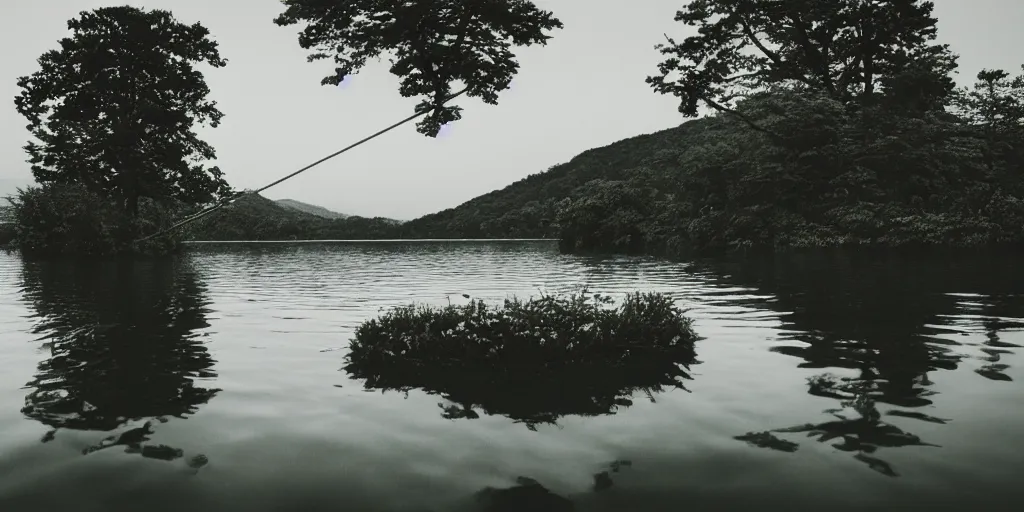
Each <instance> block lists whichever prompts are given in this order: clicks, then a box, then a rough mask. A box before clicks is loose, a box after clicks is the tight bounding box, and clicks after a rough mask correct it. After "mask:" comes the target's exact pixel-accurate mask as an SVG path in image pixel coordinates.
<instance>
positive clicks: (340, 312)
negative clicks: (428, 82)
mask: <svg viewBox="0 0 1024 512" xmlns="http://www.w3.org/2000/svg"><path fill="white" fill-rule="evenodd" d="M1021 267H1024V265H1020V264H1018V263H1017V261H1016V258H1013V257H1010V256H980V255H975V256H970V257H963V258H949V257H931V258H924V257H921V256H917V257H902V258H900V257H885V258H883V257H879V256H869V255H860V256H855V255H851V254H848V253H838V254H833V255H831V256H826V255H818V256H811V255H805V256H786V257H777V258H775V259H774V260H770V259H760V260H754V261H748V262H735V261H734V262H731V263H727V262H719V263H700V264H689V265H687V264H674V263H668V262H659V261H654V260H646V259H626V258H613V259H596V258H582V257H570V256H562V255H559V254H557V252H556V251H555V247H554V244H552V243H546V242H540V243H525V244H518V243H511V242H506V243H498V244H486V243H460V244H443V243H417V244H401V243H388V244H373V243H367V244H332V245H309V244H306V245H302V246H281V245H276V246H244V245H232V246H221V247H218V246H203V247H200V248H196V249H192V250H190V252H189V253H188V254H186V255H185V256H183V257H181V258H178V259H176V260H173V261H164V262H160V263H153V262H150V263H134V264H132V263H122V264H117V263H106V264H84V263H82V264H71V263H63V264H54V263H49V264H44V263H32V262H22V261H21V260H20V259H19V258H18V257H17V256H12V255H3V254H0V433H2V435H0V511H4V512H8V511H51V510H52V511H58V510H75V511H82V512H84V511H110V510H126V511H127V510H146V511H148V512H152V511H162V510H168V511H170V510H191V511H205V510H209V511H225V512H234V511H255V512H260V511H286V510H287V511H291V510H294V511H311V512H313V511H367V512H377V511H380V512H384V511H388V512H426V511H436V512H443V511H449V510H451V511H456V510H457V511H462V510H465V511H472V510H502V511H505V510H509V511H512V510H515V511H518V510H524V511H531V510H536V511H549V510H550V511H562V510H581V511H590V510H593V511H620V510H621V511H641V512H642V511H673V512H674V511H680V510H698V511H703V510H708V511H712V510H752V509H772V510H829V511H832V510H869V509H870V510H894V509H895V510H908V509H911V510H975V509H977V510H1016V509H1018V508H1019V507H1020V506H1021V504H1020V503H1019V500H1020V499H1021V498H1024V486H1022V485H1021V484H1020V475H1021V474H1024V385H1022V384H1024V348H1022V347H1024V268H1021ZM580 285H588V286H589V287H590V289H591V290H593V291H596V292H601V293H610V294H612V295H617V294H621V293H623V292H626V291H633V290H643V291H660V292H665V293H668V294H671V295H672V296H674V297H676V298H677V299H678V301H679V303H680V305H681V306H682V307H688V308H692V309H691V311H690V314H691V315H692V316H693V317H695V318H696V323H695V328H696V330H697V332H698V333H699V334H700V335H702V336H704V337H705V339H704V340H702V341H700V342H698V344H697V347H696V354H697V360H699V361H700V364H696V365H694V366H692V367H691V371H690V372H688V373H689V376H690V377H692V380H687V381H686V384H685V389H673V388H669V387H667V388H665V389H660V390H632V391H631V393H626V394H625V395H620V396H619V398H617V399H616V400H615V401H614V403H602V404H600V407H597V406H595V407H590V408H582V409H581V408H580V407H579V403H574V404H563V403H561V402H560V401H559V400H558V397H559V396H560V394H559V390H557V389H552V391H551V395H550V396H551V398H550V399H547V400H539V399H538V398H537V397H538V396H539V395H538V394H537V393H536V392H531V393H524V394H523V395H513V396H500V397H483V398H480V400H479V401H480V402H486V406H485V407H481V406H480V405H479V404H474V403H454V402H452V401H449V400H447V399H446V398H450V397H445V396H432V395H427V394H425V393H424V392H422V391H421V390H419V389H416V388H412V389H402V390H399V391H384V392H381V391H379V390H364V389H363V388H364V386H363V382H362V381H355V380H351V379H349V378H348V377H347V376H346V373H345V372H343V371H340V370H339V369H340V368H341V366H342V357H343V355H344V353H345V346H346V345H347V340H348V338H349V336H350V335H351V333H352V330H353V329H354V327H355V326H356V325H358V324H359V323H360V322H361V321H363V320H365V319H367V318H370V317H372V316H374V315H376V314H377V312H378V310H379V309H380V308H387V307H391V306H395V305H401V304H406V303H409V302H412V301H418V302H429V303H433V304H447V303H448V301H449V300H450V301H452V302H453V303H455V302H459V301H465V300H466V299H465V298H463V296H462V294H469V295H470V296H471V297H475V298H483V299H485V300H498V299H501V298H504V297H505V296H507V295H508V294H517V295H520V296H526V295H530V294H532V293H537V292H538V290H541V289H543V290H546V291H549V292H558V291H572V290H573V289H575V288H576V287H578V286H580ZM456 371H457V370H456ZM575 379H576V380H574V381H573V382H572V383H569V382H567V386H575V387H577V388H578V387H581V386H586V385H587V384H588V383H587V382H584V380H585V379H593V386H594V387H607V386H608V383H607V382H604V383H599V382H598V379H599V377H598V376H576V377H575ZM464 385H465V389H466V390H472V389H474V388H473V382H472V381H471V379H469V378H467V379H466V382H465V384H464ZM533 391H535V390H533ZM470 395H472V393H468V394H463V395H460V396H470ZM574 396H576V397H577V398H578V396H579V395H578V394H576V395H574ZM524 397H530V400H524ZM581 410H585V411H587V412H586V415H584V416H581V415H579V414H578V413H579V412H580V411H581ZM522 418H542V420H543V421H523V420H522Z"/></svg>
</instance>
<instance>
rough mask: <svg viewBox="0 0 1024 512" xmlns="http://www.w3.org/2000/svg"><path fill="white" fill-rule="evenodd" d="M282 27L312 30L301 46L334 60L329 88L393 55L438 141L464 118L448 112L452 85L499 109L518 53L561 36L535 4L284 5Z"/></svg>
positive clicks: (320, 1) (335, 1) (405, 89)
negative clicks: (426, 111) (442, 131)
mask: <svg viewBox="0 0 1024 512" xmlns="http://www.w3.org/2000/svg"><path fill="white" fill-rule="evenodd" d="M283 3H284V4H285V6H286V7H285V11H284V12H283V13H282V14H281V15H280V16H278V17H277V18H276V19H275V20H274V22H275V23H276V24H278V25H281V26H287V25H293V24H296V23H299V22H305V23H307V26H306V27H305V28H304V29H303V30H302V32H301V33H300V35H299V45H300V46H301V47H302V48H304V49H307V50H312V52H313V53H311V54H310V55H309V58H308V60H310V61H314V60H320V59H327V58H333V59H334V62H335V63H336V64H337V65H338V67H337V69H336V72H335V73H334V74H332V75H329V76H327V77H326V78H324V79H323V81H322V82H321V83H322V84H323V85H338V84H339V83H341V81H342V80H344V79H345V77H346V76H349V75H351V74H353V73H356V72H358V71H359V69H360V68H362V67H363V66H364V65H365V64H366V61H367V60H368V59H372V58H376V57H380V56H382V55H385V54H386V55H388V56H389V57H391V73H392V74H394V75H396V76H398V77H400V78H401V79H402V80H401V87H400V88H399V92H401V94H402V96H404V97H410V96H424V97H425V99H424V100H423V101H422V102H421V103H420V104H419V106H418V107H417V108H418V109H427V108H429V109H432V112H431V113H430V114H428V115H427V117H426V118H424V119H423V120H422V121H420V123H419V124H418V125H417V129H418V130H419V132H420V133H423V134H425V135H428V136H431V137H434V136H436V135H437V132H438V130H440V128H441V126H442V125H444V124H445V123H448V122H451V121H456V120H458V119H460V118H461V110H462V109H461V108H459V107H457V106H443V105H442V103H443V102H444V101H445V100H446V99H447V98H448V97H449V96H451V94H452V82H453V81H455V80H459V81H462V82H463V83H464V84H465V85H466V87H467V88H468V91H467V92H466V94H467V95H469V96H474V97H479V98H481V99H483V100H484V101H485V102H486V103H489V104H492V105H494V104H497V102H498V92H500V91H502V90H505V89H507V88H508V85H509V83H510V82H511V81H512V77H513V76H514V75H515V74H516V71H517V70H518V69H519V63H518V62H517V61H516V59H515V55H513V53H512V51H511V47H512V46H529V45H533V44H545V43H546V41H547V40H548V39H549V38H550V36H548V35H546V34H545V32H546V31H550V30H552V29H555V28H561V27H562V23H561V22H560V21H558V19H556V18H555V17H554V16H553V15H552V13H551V12H548V11H544V10H541V9H538V8H537V7H536V6H535V5H534V4H533V2H531V1H528V0H473V1H464V0H426V1H417V2H404V1H387V2H381V1H378V0H283Z"/></svg>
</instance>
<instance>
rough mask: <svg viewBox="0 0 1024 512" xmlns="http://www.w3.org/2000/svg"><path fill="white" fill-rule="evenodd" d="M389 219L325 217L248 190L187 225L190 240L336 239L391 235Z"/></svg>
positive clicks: (187, 235) (392, 222) (392, 223)
mask: <svg viewBox="0 0 1024 512" xmlns="http://www.w3.org/2000/svg"><path fill="white" fill-rule="evenodd" d="M393 229H394V221H393V220H391V219H382V218H373V219H368V218H365V217H356V216H351V217H345V218H340V219H326V218H323V217H320V216H317V215H313V214H311V213H306V212H302V211H299V210H295V209H292V208H286V207H284V206H281V205H279V204H277V203H276V202H274V201H272V200H270V199H267V198H265V197H263V196H260V195H256V194H250V195H246V196H243V197H242V198H240V199H238V200H237V201H235V202H233V203H231V204H229V205H227V206H225V207H224V208H222V209H220V210H218V211H217V212H215V213H213V214H211V215H209V216H207V217H205V218H203V219H201V220H199V221H198V222H196V223H195V224H194V225H192V226H190V227H189V228H188V231H187V232H186V234H185V235H186V237H187V238H188V239H190V240H309V239H317V240H339V239H363V238H371V239H378V238H388V237H390V236H393V233H392V230H393Z"/></svg>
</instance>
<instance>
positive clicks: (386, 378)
mask: <svg viewBox="0 0 1024 512" xmlns="http://www.w3.org/2000/svg"><path fill="white" fill-rule="evenodd" d="M695 364H698V361H697V360H696V354H695V352H694V350H693V345H692V344H689V345H687V346H685V347H679V349H678V350H671V351H665V352H664V353H660V354H659V355H658V356H656V357H650V358H648V357H645V358H643V359H640V360H639V361H636V362H634V361H630V362H628V364H627V363H618V364H605V363H604V362H600V363H597V362H595V363H594V364H587V365H584V364H583V363H579V364H577V365H575V366H573V367H571V368H572V369H566V370H559V371H557V372H553V371H550V370H546V369H545V368H544V367H542V366H539V367H536V368H534V367H525V366H523V365H515V364H511V363H510V364H509V365H508V366H507V367H504V368H502V369H491V370H479V371H476V370H469V369H456V368H451V367H446V368H438V369H436V371H435V370H433V369H423V370H421V371H416V372H412V371H408V369H396V370H393V371H388V369H387V368H381V367H376V366H375V367H369V366H361V365H359V364H355V363H352V362H350V363H349V364H347V365H346V366H345V371H346V372H347V373H348V374H349V376H350V377H351V378H353V379H361V380H363V381H364V388H365V389H367V390H380V391H382V392H384V391H399V392H404V393H406V394H408V392H409V391H411V390H413V389H420V390H422V391H424V392H426V393H427V394H431V395H439V396H441V397H442V398H443V399H444V402H441V403H439V404H438V407H440V408H441V416H442V417H444V418H446V419H453V420H454V419H476V418H479V417H480V414H479V413H478V412H477V409H479V410H481V411H482V412H483V413H484V414H488V415H501V416H505V417H507V418H509V419H511V420H513V421H515V422H516V423H522V424H524V425H526V427H527V428H529V429H530V430H536V429H537V426H538V425H541V424H551V425H554V424H556V423H557V421H558V419H559V418H560V417H563V416H568V415H576V416H600V415H608V414H615V413H616V412H617V411H618V409H619V408H624V407H629V406H631V405H633V399H634V397H635V396H637V395H640V396H643V397H646V398H647V399H648V400H650V401H651V402H655V401H656V399H655V395H656V394H658V393H661V392H663V391H665V390H667V389H681V390H683V391H688V390H687V389H686V386H685V384H684V381H686V380H689V379H691V378H692V377H691V376H690V373H689V369H690V367H691V366H692V365H695Z"/></svg>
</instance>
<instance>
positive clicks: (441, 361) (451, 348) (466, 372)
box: [345, 292, 698, 429]
mask: <svg viewBox="0 0 1024 512" xmlns="http://www.w3.org/2000/svg"><path fill="white" fill-rule="evenodd" d="M614 304H615V301H613V300H612V299H611V298H609V297H606V296H601V295H600V294H589V293H587V292H580V293H576V294H572V295H568V296H558V295H542V296H540V297H537V298H531V299H529V300H520V299H516V298H512V299H506V300H505V301H504V303H503V304H502V305H500V306H490V305H488V304H486V303H485V302H483V301H481V300H472V301H470V302H469V303H468V304H465V305H448V306H445V307H442V308H434V307H428V306H422V305H410V306H404V307H399V308H395V309H392V310H390V311H387V312H385V313H383V314H382V315H381V316H379V317H378V318H374V319H371V320H368V321H366V322H365V323H363V324H362V325H360V326H359V327H358V328H357V329H356V332H355V336H354V338H353V339H352V340H351V343H350V345H349V353H348V355H347V356H346V359H347V362H346V365H345V370H346V372H348V374H349V375H350V376H351V377H353V378H356V379H363V380H365V388H366V389H380V390H397V391H409V390H411V389H422V390H423V391H425V392H427V393H429V394H436V395H440V396H442V397H444V398H445V399H446V400H447V401H449V402H450V403H451V405H441V407H442V409H443V416H444V417H446V418H451V419H454V418H476V417H478V414H477V413H476V412H475V409H477V408H480V409H482V410H483V411H484V413H486V414H491V415H503V416H506V417H509V418H511V419H513V420H515V421H517V422H522V423H525V424H526V425H527V426H528V427H530V428H531V429H532V428H535V426H536V425H537V424H541V423H554V422H555V421H556V420H557V418H559V417H560V416H565V415H581V416H596V415H603V414H613V413H614V412H615V411H616V409H617V408H618V407H628V406H630V405H632V402H631V397H632V396H633V394H634V393H637V392H643V393H644V394H646V395H647V396H648V398H651V399H652V400H653V395H654V393H658V392H661V391H663V390H664V389H670V388H680V389H684V390H685V389H686V388H685V387H684V385H683V381H684V380H687V379H690V378H691V377H690V375H689V373H688V370H689V368H690V366H691V365H693V364H696V363H697V361H696V353H695V350H694V342H695V341H696V340H697V339H698V336H697V334H696V333H695V332H694V330H693V328H692V320H691V319H689V318H688V317H686V316H685V315H684V313H683V311H681V310H680V309H678V308H677V307H676V306H675V304H674V303H673V300H672V299H671V298H670V297H668V296H665V295H661V294H657V293H634V294H629V295H627V296H626V297H625V298H624V299H623V300H622V301H621V302H620V303H619V304H617V306H615V305H614Z"/></svg>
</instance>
